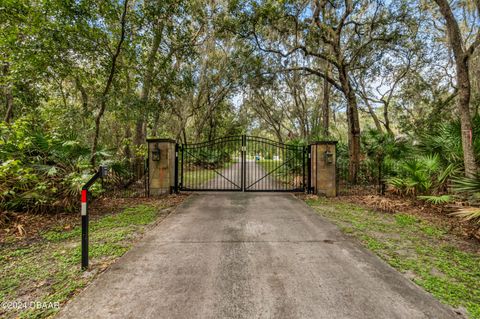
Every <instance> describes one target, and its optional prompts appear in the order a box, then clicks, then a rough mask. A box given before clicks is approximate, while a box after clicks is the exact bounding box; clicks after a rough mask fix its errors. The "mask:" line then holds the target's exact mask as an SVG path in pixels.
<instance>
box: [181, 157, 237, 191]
mask: <svg viewBox="0 0 480 319" xmlns="http://www.w3.org/2000/svg"><path fill="white" fill-rule="evenodd" d="M233 164H235V162H228V163H224V164H223V166H222V167H217V168H215V169H212V168H196V169H194V170H185V171H184V172H183V186H184V187H187V188H194V187H196V186H201V185H202V184H205V183H207V182H208V181H210V180H212V179H214V178H216V177H217V176H220V175H219V174H218V173H217V172H220V173H222V171H223V170H224V169H227V168H229V167H230V166H232V165H233Z"/></svg>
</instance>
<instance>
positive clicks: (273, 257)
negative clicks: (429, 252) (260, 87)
mask: <svg viewBox="0 0 480 319" xmlns="http://www.w3.org/2000/svg"><path fill="white" fill-rule="evenodd" d="M59 317H61V318H89V319H90V318H328V319H330V318H408V319H412V318H437V319H440V318H456V317H458V316H456V315H455V314H454V313H453V311H451V310H450V309H449V308H447V307H445V306H443V305H441V304H440V303H439V302H437V301H436V300H435V299H434V298H433V297H432V296H430V295H429V294H427V293H426V292H424V291H423V290H421V289H420V288H419V287H417V286H416V285H414V284H413V283H412V282H410V281H409V280H408V279H406V278H405V277H403V276H402V275H401V274H400V273H398V272H397V271H395V270H394V269H392V268H391V267H389V266H388V265H387V264H385V263H384V262H382V261H381V260H379V259H378V258H377V257H376V256H374V255H373V254H372V253H370V252H368V251H367V250H365V249H364V248H362V247H361V246H360V245H359V244H357V243H355V242H354V241H353V240H351V239H348V238H347V237H345V236H344V235H342V234H341V233H340V232H339V230H338V229H337V228H336V226H334V225H333V224H331V223H330V222H328V221H326V220H325V219H323V218H321V217H319V216H318V215H317V214H315V212H314V211H313V210H311V209H310V208H309V207H308V206H306V205H305V204H304V203H303V202H302V201H300V200H298V199H296V198H295V197H294V196H292V195H291V194H260V193H240V192H239V193H220V194H219V193H215V194H214V193H204V194H194V195H192V196H191V197H190V198H189V199H187V200H186V202H184V203H183V204H182V205H181V206H180V207H179V208H177V210H176V212H174V213H173V214H171V215H170V216H169V217H167V218H166V219H165V220H164V221H163V222H162V223H161V224H159V225H158V226H157V227H156V228H154V229H153V230H152V231H151V232H150V233H149V234H148V235H147V236H146V237H145V238H144V239H143V240H142V241H141V242H140V243H139V244H138V245H137V246H136V247H134V248H133V249H132V250H130V251H129V252H128V253H127V254H125V255H124V256H123V257H122V258H120V259H119V260H118V261H117V262H116V263H115V264H114V265H113V266H112V267H111V268H110V269H109V270H108V271H106V272H105V273H104V274H102V275H101V276H100V277H99V278H98V279H97V280H96V281H95V282H94V283H93V284H92V285H90V286H89V287H88V288H87V289H86V290H85V291H84V292H83V293H81V294H80V295H79V296H77V297H76V298H75V299H74V300H73V301H72V302H70V303H69V304H68V305H67V306H66V307H64V309H63V310H62V312H61V313H60V315H59Z"/></svg>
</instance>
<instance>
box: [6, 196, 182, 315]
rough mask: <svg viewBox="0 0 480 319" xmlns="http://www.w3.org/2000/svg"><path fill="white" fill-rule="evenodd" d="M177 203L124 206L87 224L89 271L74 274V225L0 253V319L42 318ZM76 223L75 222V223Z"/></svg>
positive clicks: (77, 250) (76, 242) (77, 240)
mask: <svg viewBox="0 0 480 319" xmlns="http://www.w3.org/2000/svg"><path fill="white" fill-rule="evenodd" d="M181 199H182V198H176V199H173V200H172V198H168V197H165V198H162V199H157V200H143V201H142V200H139V203H137V204H134V203H132V202H130V203H129V204H128V205H127V206H126V207H122V208H118V209H116V211H115V212H113V213H111V214H106V215H103V216H101V217H98V218H95V217H94V218H92V220H91V221H90V228H89V231H90V251H89V252H90V269H89V270H88V271H86V272H83V271H81V270H80V255H81V250H80V235H81V229H80V227H79V226H75V227H72V228H71V229H70V230H65V228H64V227H63V226H62V225H57V226H55V227H53V228H51V229H49V230H45V231H42V232H41V233H40V236H38V238H35V239H30V240H28V241H25V240H23V241H17V242H15V241H13V242H12V241H10V242H7V243H4V244H2V246H1V248H0V269H1V272H0V300H1V301H2V304H1V308H0V317H1V318H17V317H19V318H45V317H48V316H50V315H53V314H54V313H56V312H57V311H58V310H59V309H60V308H61V307H62V306H63V304H64V303H65V302H66V301H67V300H68V299H69V298H71V297H72V296H74V295H75V294H76V293H77V292H79V291H80V290H81V289H82V288H83V287H85V286H86V285H87V284H88V283H89V282H91V281H92V280H93V279H94V278H95V277H96V275H97V274H99V273H101V272H102V271H104V270H105V269H106V268H107V267H108V266H109V265H110V264H111V263H113V262H114V261H115V260H116V259H117V258H118V257H120V256H121V255H123V254H124V253H125V252H126V251H128V250H129V249H130V247H131V246H132V245H133V243H134V242H135V241H136V240H137V239H139V238H140V237H142V234H143V233H144V232H145V231H146V229H148V228H149V227H150V226H151V225H152V224H156V223H158V222H159V221H160V220H162V219H163V217H165V216H167V215H168V213H169V212H170V211H171V210H172V209H173V206H174V205H176V204H178V203H179V202H180V201H181ZM78 219H79V218H78Z"/></svg>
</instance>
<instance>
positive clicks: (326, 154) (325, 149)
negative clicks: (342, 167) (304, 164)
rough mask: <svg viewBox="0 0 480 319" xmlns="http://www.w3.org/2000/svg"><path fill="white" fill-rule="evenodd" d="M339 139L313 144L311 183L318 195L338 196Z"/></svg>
mask: <svg viewBox="0 0 480 319" xmlns="http://www.w3.org/2000/svg"><path fill="white" fill-rule="evenodd" d="M336 150H337V141H321V142H315V143H313V144H311V155H310V160H311V164H310V165H311V183H312V187H313V188H314V190H315V194H317V195H325V196H327V197H335V196H337V176H336V170H337V165H336V163H337V154H336Z"/></svg>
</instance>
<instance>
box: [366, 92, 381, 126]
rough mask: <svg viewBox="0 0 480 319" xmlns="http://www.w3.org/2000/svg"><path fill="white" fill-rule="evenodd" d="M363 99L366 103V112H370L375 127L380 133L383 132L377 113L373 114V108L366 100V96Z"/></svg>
mask: <svg viewBox="0 0 480 319" xmlns="http://www.w3.org/2000/svg"><path fill="white" fill-rule="evenodd" d="M364 101H365V104H366V105H367V108H368V113H370V115H371V116H372V119H373V123H374V124H375V128H376V129H377V131H379V132H380V133H383V128H382V123H380V120H379V119H378V116H377V114H375V110H374V109H373V107H372V105H371V104H370V102H369V101H368V100H367V98H365V99H364Z"/></svg>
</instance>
